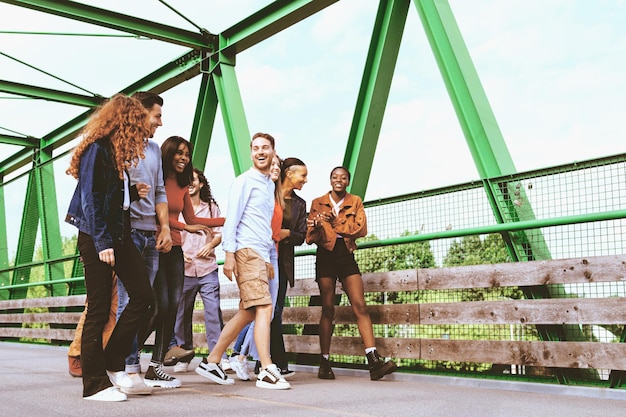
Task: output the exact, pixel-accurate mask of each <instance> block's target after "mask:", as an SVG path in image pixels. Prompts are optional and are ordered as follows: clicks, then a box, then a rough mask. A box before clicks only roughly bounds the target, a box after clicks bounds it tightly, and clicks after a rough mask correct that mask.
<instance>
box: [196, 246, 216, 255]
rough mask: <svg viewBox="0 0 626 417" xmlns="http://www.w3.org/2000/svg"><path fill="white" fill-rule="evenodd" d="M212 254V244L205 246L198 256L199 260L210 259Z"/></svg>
mask: <svg viewBox="0 0 626 417" xmlns="http://www.w3.org/2000/svg"><path fill="white" fill-rule="evenodd" d="M211 252H213V246H212V245H211V244H210V243H207V244H206V245H204V246H203V247H202V248H201V249H200V250H199V251H198V253H197V254H196V256H197V257H198V258H208V257H209V256H211Z"/></svg>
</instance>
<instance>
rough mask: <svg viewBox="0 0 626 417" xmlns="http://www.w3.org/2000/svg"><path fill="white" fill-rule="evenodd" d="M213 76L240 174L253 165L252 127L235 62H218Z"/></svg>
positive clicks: (232, 154) (235, 167) (235, 166)
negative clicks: (246, 112) (251, 152)
mask: <svg viewBox="0 0 626 417" xmlns="http://www.w3.org/2000/svg"><path fill="white" fill-rule="evenodd" d="M233 61H234V59H233ZM212 76H213V78H214V79H215V89H216V92H217V97H218V101H219V103H220V109H221V111H222V117H223V119H224V128H225V129H226V138H227V140H228V147H229V149H230V156H231V160H232V162H233V169H234V171H235V176H238V175H239V174H241V173H242V172H244V171H246V170H248V169H249V168H250V167H251V166H252V161H251V160H250V137H251V136H250V129H249V128H248V121H247V120H246V114H245V111H244V108H243V101H242V99H241V93H240V92H239V84H238V83H237V76H236V74H235V67H234V62H231V63H219V64H217V65H216V66H215V70H214V71H213V74H212Z"/></svg>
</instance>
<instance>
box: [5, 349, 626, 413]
mask: <svg viewBox="0 0 626 417" xmlns="http://www.w3.org/2000/svg"><path fill="white" fill-rule="evenodd" d="M66 355H67V348H61V347H50V346H37V345H26V344H17V343H8V342H0V365H1V366H2V368H1V369H2V371H3V372H2V376H3V377H4V378H5V382H4V383H3V384H2V387H0V416H2V417H10V416H20V417H22V416H46V417H50V416H82V417H85V416H87V417H97V416H107V417H113V416H168V417H175V416H220V417H222V416H224V417H228V416H255V417H256V416H271V417H282V416H285V417H287V416H289V417H314V416H358V417H366V416H430V417H432V416H464V417H465V416H481V417H482V416H507V417H514V416H533V417H541V416H546V417H555V416H568V417H575V416H581V417H582V416H585V417H591V416H602V417H609V416H623V415H626V411H625V410H626V390H611V389H604V388H580V387H561V386H554V385H544V384H532V383H517V382H515V383H511V382H498V381H487V380H478V379H468V378H449V377H432V376H419V375H409V374H401V373H397V374H394V375H391V376H388V377H385V379H383V380H381V381H377V382H373V381H370V380H369V377H368V374H367V373H366V372H364V371H354V370H340V369H335V373H336V375H337V379H336V380H334V381H323V380H320V379H317V375H316V372H317V369H316V368H312V367H308V366H294V367H293V369H294V370H296V372H297V374H296V375H295V376H294V377H293V378H292V379H291V380H290V381H291V384H292V389H291V390H287V391H271V390H264V389H261V388H256V387H255V384H254V383H253V382H243V381H239V380H237V382H236V383H235V385H234V386H220V385H216V384H213V383H211V382H209V381H208V380H206V379H204V378H202V377H200V376H198V375H197V374H196V373H195V372H193V371H192V372H188V373H185V374H176V375H177V377H179V378H180V379H181V380H182V381H183V386H182V388H178V389H169V390H166V389H157V390H155V391H154V394H153V395H150V396H129V399H128V401H125V402H122V403H102V402H92V401H85V400H83V399H82V398H81V392H82V382H81V380H80V379H79V378H72V377H71V376H69V374H68V373H67V356H66ZM148 360H149V357H148V356H145V355H144V356H143V357H142V362H143V365H144V371H145V369H146V366H147V362H148ZM198 362H199V359H194V361H193V362H192V364H191V365H192V366H191V367H190V369H192V368H195V365H197V363H198ZM166 369H167V368H166ZM169 369H172V368H169Z"/></svg>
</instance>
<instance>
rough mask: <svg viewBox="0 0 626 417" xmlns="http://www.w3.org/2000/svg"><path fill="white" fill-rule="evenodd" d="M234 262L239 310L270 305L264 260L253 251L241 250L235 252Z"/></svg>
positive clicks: (270, 298) (270, 297) (270, 299)
mask: <svg viewBox="0 0 626 417" xmlns="http://www.w3.org/2000/svg"><path fill="white" fill-rule="evenodd" d="M235 262H236V263H237V272H238V274H237V285H238V286H239V297H240V299H241V301H239V308H240V309H242V310H247V309H248V308H250V307H255V306H262V305H267V304H270V305H271V304H272V296H271V295H270V285H269V279H268V276H267V267H266V266H265V264H266V262H265V260H263V258H262V257H261V256H259V254H258V253H257V252H256V251H255V250H253V249H250V248H243V249H239V250H238V251H237V252H235Z"/></svg>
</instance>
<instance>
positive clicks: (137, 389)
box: [120, 374, 152, 395]
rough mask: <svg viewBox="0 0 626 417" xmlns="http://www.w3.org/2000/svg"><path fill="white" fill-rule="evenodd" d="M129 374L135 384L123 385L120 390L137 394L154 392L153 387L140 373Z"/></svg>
mask: <svg viewBox="0 0 626 417" xmlns="http://www.w3.org/2000/svg"><path fill="white" fill-rule="evenodd" d="M128 376H129V377H130V379H131V380H132V381H133V386H132V387H130V388H125V387H122V388H120V391H122V392H123V393H124V394H135V395H150V394H152V388H151V387H149V386H148V385H147V384H146V383H145V382H144V381H143V378H142V377H141V376H140V375H139V374H128Z"/></svg>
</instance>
